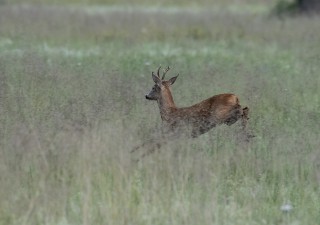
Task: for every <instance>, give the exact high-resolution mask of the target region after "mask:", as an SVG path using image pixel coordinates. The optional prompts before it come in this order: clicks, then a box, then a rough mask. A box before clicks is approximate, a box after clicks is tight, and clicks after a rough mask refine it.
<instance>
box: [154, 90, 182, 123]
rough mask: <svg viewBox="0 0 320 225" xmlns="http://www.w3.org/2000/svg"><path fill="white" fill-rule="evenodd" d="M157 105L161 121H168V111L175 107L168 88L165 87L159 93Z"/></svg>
mask: <svg viewBox="0 0 320 225" xmlns="http://www.w3.org/2000/svg"><path fill="white" fill-rule="evenodd" d="M158 105H159V109H160V115H161V119H162V120H163V121H169V120H170V113H171V112H173V111H175V110H176V109H177V107H176V105H175V103H174V101H173V97H172V94H171V91H170V89H169V88H165V89H164V90H162V91H161V95H160V98H159V100H158Z"/></svg>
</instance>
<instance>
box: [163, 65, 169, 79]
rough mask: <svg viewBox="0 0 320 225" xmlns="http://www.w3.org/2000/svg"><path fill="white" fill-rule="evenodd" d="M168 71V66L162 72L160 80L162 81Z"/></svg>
mask: <svg viewBox="0 0 320 225" xmlns="http://www.w3.org/2000/svg"><path fill="white" fill-rule="evenodd" d="M169 70H170V67H169V66H168V67H167V69H165V71H164V72H163V75H162V78H161V79H162V80H163V79H164V76H165V75H166V73H167V72H168V71H169Z"/></svg>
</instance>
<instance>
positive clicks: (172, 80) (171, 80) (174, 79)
mask: <svg viewBox="0 0 320 225" xmlns="http://www.w3.org/2000/svg"><path fill="white" fill-rule="evenodd" d="M178 76H179V74H178V75H177V76H175V77H172V78H170V80H169V83H170V85H173V84H174V82H176V79H177V78H178Z"/></svg>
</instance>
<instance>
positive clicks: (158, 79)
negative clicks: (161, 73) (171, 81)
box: [152, 73, 161, 84]
mask: <svg viewBox="0 0 320 225" xmlns="http://www.w3.org/2000/svg"><path fill="white" fill-rule="evenodd" d="M152 79H153V81H154V82H155V83H156V84H161V80H160V78H159V77H157V76H156V75H154V73H152Z"/></svg>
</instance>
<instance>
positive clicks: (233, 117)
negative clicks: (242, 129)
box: [224, 105, 243, 126]
mask: <svg viewBox="0 0 320 225" xmlns="http://www.w3.org/2000/svg"><path fill="white" fill-rule="evenodd" d="M242 115H243V109H241V106H240V105H237V106H236V107H235V108H234V109H233V110H232V111H231V113H230V115H229V117H228V118H227V119H226V121H225V122H224V123H225V124H227V125H228V126H231V125H232V124H234V123H235V122H237V121H238V120H239V119H240V118H242Z"/></svg>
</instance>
